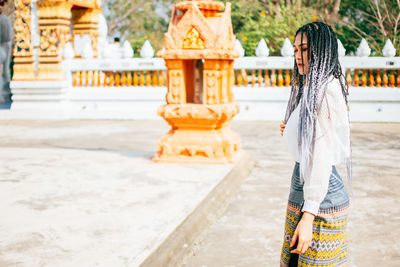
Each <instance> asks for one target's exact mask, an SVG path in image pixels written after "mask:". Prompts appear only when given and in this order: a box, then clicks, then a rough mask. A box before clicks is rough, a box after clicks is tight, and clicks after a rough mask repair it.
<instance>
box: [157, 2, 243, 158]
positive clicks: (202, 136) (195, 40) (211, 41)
mask: <svg viewBox="0 0 400 267" xmlns="http://www.w3.org/2000/svg"><path fill="white" fill-rule="evenodd" d="M234 43H235V36H234V35H233V31H232V22H231V9H230V3H227V4H226V7H225V5H224V4H223V3H222V2H218V1H212V0H202V1H194V0H192V1H182V2H179V3H177V4H175V6H174V7H173V10H172V17H171V21H170V24H169V28H168V32H167V33H166V34H165V38H164V47H165V49H163V50H161V51H159V52H158V54H157V55H158V56H159V57H162V58H164V59H165V63H166V66H167V87H168V93H167V95H166V102H167V104H166V105H163V106H161V107H159V109H158V114H159V115H160V116H161V117H163V118H164V119H165V120H166V121H167V122H168V123H169V124H170V125H171V127H172V129H171V130H170V131H169V133H167V134H166V135H165V136H164V137H162V138H161V139H160V141H159V144H158V152H157V154H156V156H155V157H154V158H153V160H154V161H156V162H178V163H223V164H224V163H232V162H235V161H236V160H237V159H238V158H239V157H240V154H241V142H240V137H239V135H238V134H237V133H236V132H234V131H233V130H232V129H231V128H230V127H229V123H230V121H231V120H232V118H233V117H234V116H235V115H236V114H237V113H238V112H239V104H237V103H235V102H234V97H233V92H232V87H233V83H234V71H233V60H234V58H236V57H239V53H238V52H236V51H235V50H234Z"/></svg>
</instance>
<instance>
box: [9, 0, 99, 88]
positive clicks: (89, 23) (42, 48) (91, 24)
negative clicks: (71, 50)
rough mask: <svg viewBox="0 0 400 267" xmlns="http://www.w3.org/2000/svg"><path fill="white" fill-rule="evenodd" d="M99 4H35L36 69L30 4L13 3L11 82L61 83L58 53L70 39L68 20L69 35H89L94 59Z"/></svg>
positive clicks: (78, 0)
mask: <svg viewBox="0 0 400 267" xmlns="http://www.w3.org/2000/svg"><path fill="white" fill-rule="evenodd" d="M100 2H101V1H100V0H39V1H37V2H36V5H37V6H38V13H37V16H38V24H39V36H40V45H39V64H38V65H39V66H38V75H36V73H35V72H36V71H35V67H34V56H33V47H32V43H31V0H15V22H14V30H15V39H16V44H15V47H14V57H15V58H14V62H15V65H14V76H13V80H14V81H20V80H63V79H64V77H63V70H62V51H63V48H64V46H65V44H66V43H67V42H68V41H70V40H72V39H73V36H71V35H70V34H71V33H70V24H71V17H72V19H73V33H72V34H73V35H75V34H80V35H84V34H89V35H90V36H91V40H92V45H93V50H94V55H95V56H96V55H97V38H98V29H97V28H98V14H99V12H100V11H101V8H100Z"/></svg>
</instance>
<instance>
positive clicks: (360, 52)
mask: <svg viewBox="0 0 400 267" xmlns="http://www.w3.org/2000/svg"><path fill="white" fill-rule="evenodd" d="M370 54H371V48H370V47H369V45H368V43H367V41H366V40H365V39H364V38H362V40H361V43H360V45H359V46H358V48H357V51H356V55H357V56H358V57H368V56H369V55H370Z"/></svg>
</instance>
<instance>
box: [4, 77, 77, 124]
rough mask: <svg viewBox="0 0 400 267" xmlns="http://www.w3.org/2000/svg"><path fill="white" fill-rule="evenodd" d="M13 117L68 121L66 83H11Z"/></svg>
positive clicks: (67, 86) (67, 84)
mask: <svg viewBox="0 0 400 267" xmlns="http://www.w3.org/2000/svg"><path fill="white" fill-rule="evenodd" d="M10 88H11V92H12V105H11V111H13V113H14V115H15V117H17V118H18V117H19V116H18V115H21V118H22V117H25V118H26V119H68V118H69V115H68V111H69V104H68V101H67V92H68V88H69V83H68V82H67V81H12V82H11V83H10Z"/></svg>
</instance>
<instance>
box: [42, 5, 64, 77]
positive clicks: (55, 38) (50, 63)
mask: <svg viewBox="0 0 400 267" xmlns="http://www.w3.org/2000/svg"><path fill="white" fill-rule="evenodd" d="M37 6H38V18H39V35H40V47H39V77H38V79H39V80H64V79H65V77H64V75H63V68H62V51H63V48H64V46H65V44H66V42H68V41H69V38H70V36H69V35H70V20H71V7H72V5H71V4H70V3H68V2H63V1H50V0H41V1H39V2H37Z"/></svg>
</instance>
